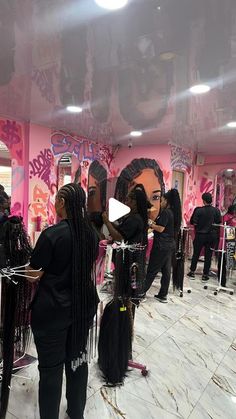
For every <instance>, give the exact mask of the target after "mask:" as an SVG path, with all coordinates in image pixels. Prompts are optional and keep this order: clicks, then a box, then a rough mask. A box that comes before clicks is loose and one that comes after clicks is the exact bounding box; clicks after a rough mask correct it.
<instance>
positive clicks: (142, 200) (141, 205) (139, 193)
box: [131, 184, 149, 245]
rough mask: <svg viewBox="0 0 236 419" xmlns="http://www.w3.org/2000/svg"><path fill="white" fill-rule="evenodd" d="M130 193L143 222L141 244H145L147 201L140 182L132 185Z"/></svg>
mask: <svg viewBox="0 0 236 419" xmlns="http://www.w3.org/2000/svg"><path fill="white" fill-rule="evenodd" d="M131 194H132V195H133V196H134V199H135V200H136V205H137V212H138V214H139V215H140V216H141V217H142V220H143V224H144V231H143V244H145V245H147V241H148V239H147V231H148V208H149V202H148V199H147V195H146V192H145V189H144V186H143V185H142V184H138V185H136V186H135V187H134V189H133V190H132V191H131Z"/></svg>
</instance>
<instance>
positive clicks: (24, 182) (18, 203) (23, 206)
mask: <svg viewBox="0 0 236 419" xmlns="http://www.w3.org/2000/svg"><path fill="white" fill-rule="evenodd" d="M0 140H1V141H2V142H3V143H4V144H6V146H7V147H8V150H9V152H10V156H11V166H12V214H15V215H20V216H23V217H24V219H25V220H26V219H27V199H26V198H27V193H26V195H25V191H27V189H28V176H27V170H25V167H27V161H28V157H27V150H28V143H29V136H28V124H27V123H23V122H18V121H13V120H10V119H7V118H0Z"/></svg>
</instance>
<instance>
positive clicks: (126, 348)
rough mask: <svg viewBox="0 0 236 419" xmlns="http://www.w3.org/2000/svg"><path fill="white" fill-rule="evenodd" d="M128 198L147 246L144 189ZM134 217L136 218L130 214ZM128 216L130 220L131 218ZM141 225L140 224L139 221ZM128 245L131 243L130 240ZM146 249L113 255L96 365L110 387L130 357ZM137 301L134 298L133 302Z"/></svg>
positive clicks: (137, 189) (121, 376)
mask: <svg viewBox="0 0 236 419" xmlns="http://www.w3.org/2000/svg"><path fill="white" fill-rule="evenodd" d="M129 197H130V198H131V199H133V200H135V201H136V210H135V211H136V213H137V214H139V215H140V217H141V218H142V220H143V230H142V231H141V238H140V244H141V245H142V246H146V245H147V226H148V224H147V221H148V213H147V209H148V201H147V196H146V193H145V190H144V188H143V185H136V186H135V188H133V189H132V190H131V191H130V192H129ZM133 215H135V214H133ZM133 215H132V214H130V216H129V217H132V216H133ZM140 224H142V223H141V220H140ZM131 243H134V242H133V241H132V240H131ZM145 256H146V248H145V247H144V249H143V250H135V251H133V252H131V251H130V250H128V249H124V250H122V251H120V252H116V255H115V286H114V297H113V299H112V301H110V302H109V303H108V304H107V305H106V307H105V309H104V313H103V316H102V320H101V326H100V335H99V344H98V354H99V359H98V364H99V368H100V370H101V371H102V373H103V376H104V379H105V380H106V382H107V383H108V384H111V385H113V386H115V385H119V384H121V383H123V381H124V378H125V376H126V373H127V370H128V362H129V359H130V357H132V335H133V320H134V316H133V314H134V312H133V310H132V298H133V297H135V296H136V294H135V293H136V291H137V292H140V291H141V289H140V288H139V287H140V284H141V285H142V284H143V282H144V279H145V260H146V257H145ZM133 264H137V267H138V269H137V290H133V289H132V288H131V268H132V265H133ZM135 300H136V298H135Z"/></svg>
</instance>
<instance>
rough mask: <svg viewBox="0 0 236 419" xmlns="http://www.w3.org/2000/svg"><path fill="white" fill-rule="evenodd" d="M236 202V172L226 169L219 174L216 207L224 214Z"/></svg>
mask: <svg viewBox="0 0 236 419" xmlns="http://www.w3.org/2000/svg"><path fill="white" fill-rule="evenodd" d="M235 200H236V170H234V169H231V168H229V169H225V170H222V171H221V172H219V173H218V174H217V180H216V207H218V208H219V210H220V211H221V213H222V214H225V212H227V209H228V208H229V206H230V205H232V204H233V203H234V202H235Z"/></svg>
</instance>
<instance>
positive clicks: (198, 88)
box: [189, 84, 211, 95]
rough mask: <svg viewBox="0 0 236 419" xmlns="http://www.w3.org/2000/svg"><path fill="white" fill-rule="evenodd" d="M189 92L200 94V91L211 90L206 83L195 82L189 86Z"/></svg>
mask: <svg viewBox="0 0 236 419" xmlns="http://www.w3.org/2000/svg"><path fill="white" fill-rule="evenodd" d="M189 90H190V92H191V93H193V94H194V95H201V94H202V93H207V92H209V91H210V90H211V88H210V86H208V84H196V85H195V86H192V87H190V89H189Z"/></svg>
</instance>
